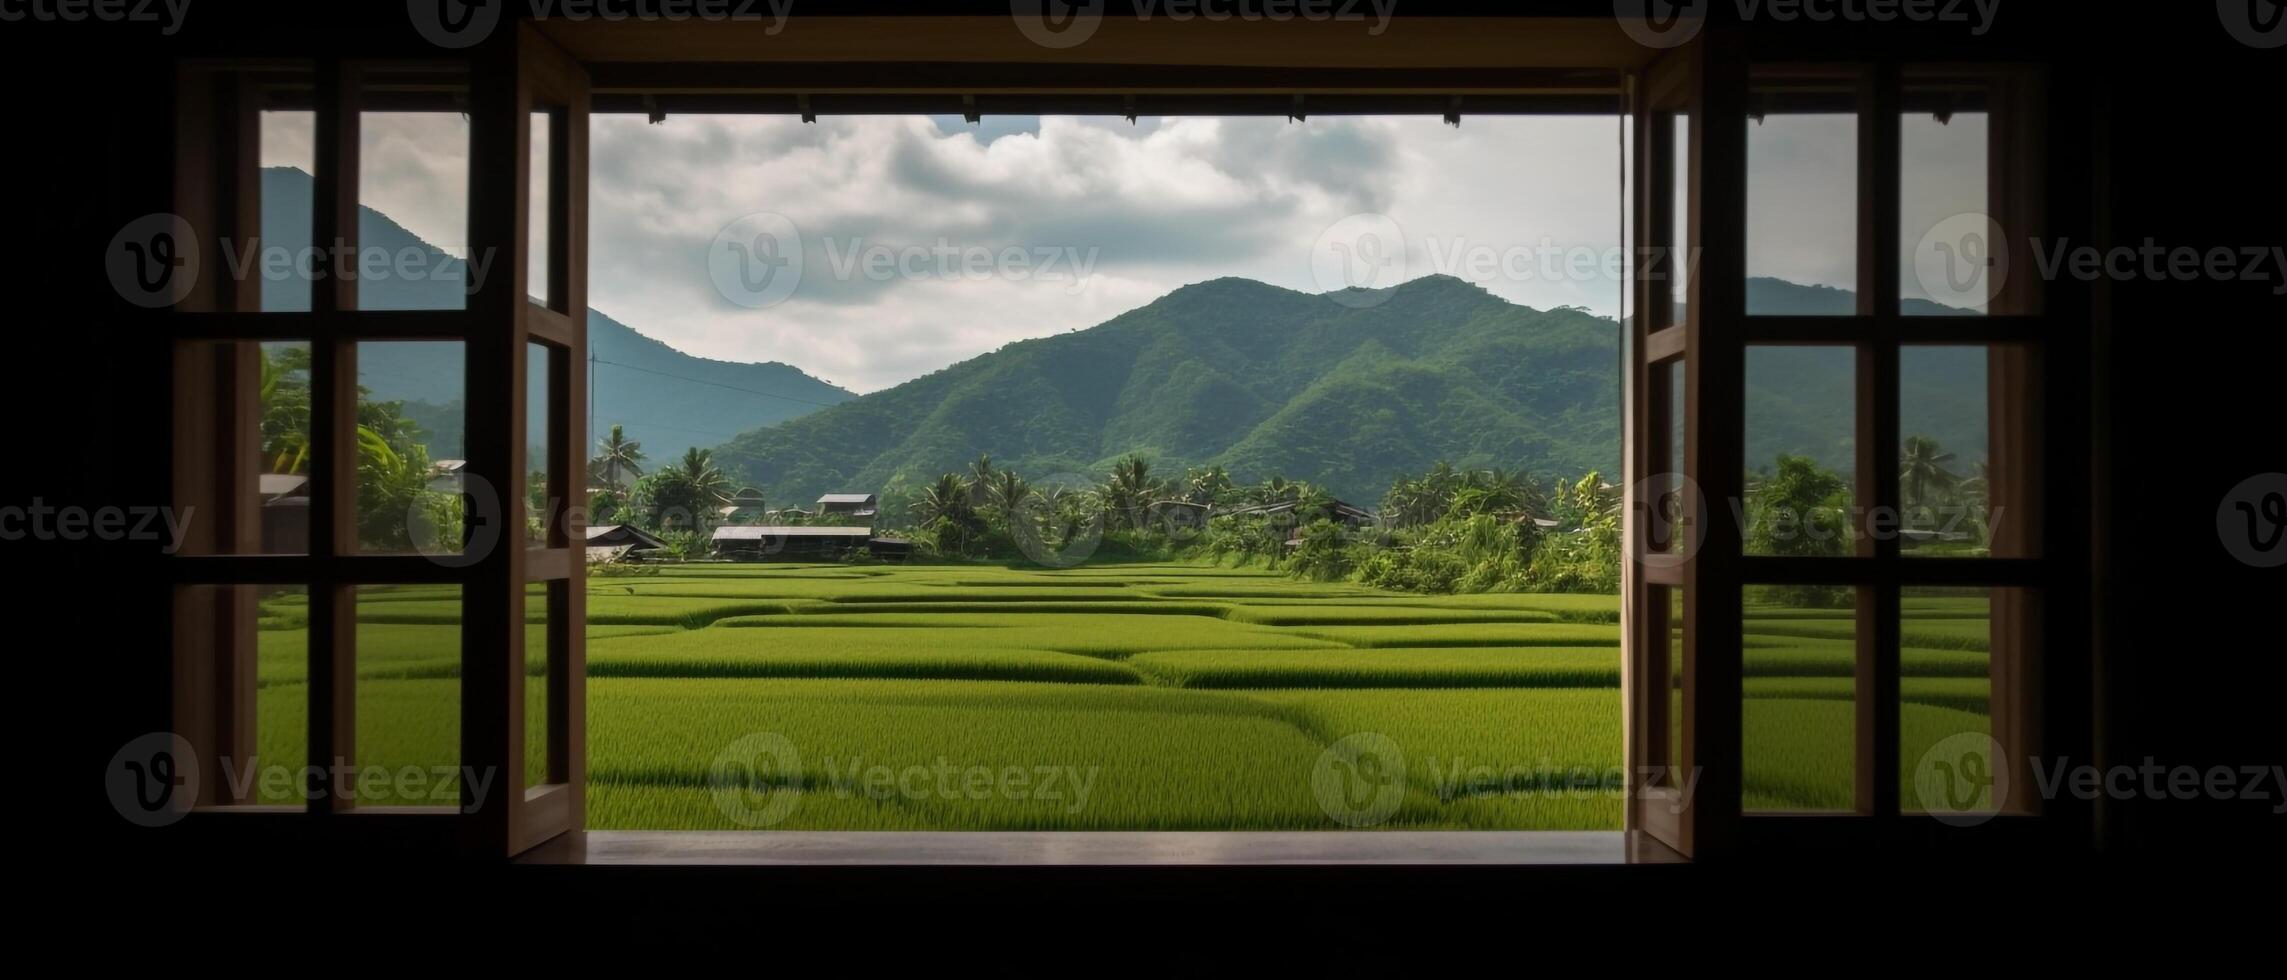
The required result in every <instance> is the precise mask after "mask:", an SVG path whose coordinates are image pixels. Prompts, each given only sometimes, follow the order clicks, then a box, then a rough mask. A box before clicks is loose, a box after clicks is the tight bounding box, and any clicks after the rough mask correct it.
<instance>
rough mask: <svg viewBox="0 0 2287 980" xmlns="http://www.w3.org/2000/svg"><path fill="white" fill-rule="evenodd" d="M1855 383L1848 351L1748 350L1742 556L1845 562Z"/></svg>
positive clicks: (1851, 496)
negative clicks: (1743, 544)
mask: <svg viewBox="0 0 2287 980" xmlns="http://www.w3.org/2000/svg"><path fill="white" fill-rule="evenodd" d="M1857 385H1858V355H1857V353H1856V352H1855V351H1854V350H1853V349H1852V348H1849V347H1749V348H1747V412H1746V415H1747V426H1746V428H1747V431H1746V433H1745V435H1746V443H1747V460H1746V467H1747V501H1746V506H1745V508H1744V510H1743V513H1741V514H1740V515H1739V516H1740V517H1742V518H1744V520H1745V523H1746V526H1745V528H1744V531H1745V546H1746V552H1747V553H1748V554H1751V555H1786V556H1791V557H1798V558H1828V557H1839V556H1843V555H1847V554H1850V552H1851V547H1852V537H1851V508H1852V506H1853V501H1854V491H1853V488H1852V486H1851V480H1852V474H1853V473H1854V472H1855V471H1856V455H1855V453H1856V442H1857V432H1858V428H1857V422H1856V418H1857V407H1858V391H1857ZM1710 506H1722V505H1721V504H1720V503H1717V502H1710Z"/></svg>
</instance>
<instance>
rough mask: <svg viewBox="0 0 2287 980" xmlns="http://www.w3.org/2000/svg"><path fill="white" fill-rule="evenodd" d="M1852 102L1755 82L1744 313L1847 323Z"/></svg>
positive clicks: (1852, 298) (1853, 187) (1853, 179)
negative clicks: (1824, 318) (1835, 318)
mask: <svg viewBox="0 0 2287 980" xmlns="http://www.w3.org/2000/svg"><path fill="white" fill-rule="evenodd" d="M1856 99H1857V96H1856V94H1855V92H1854V91H1853V90H1852V88H1851V87H1850V86H1849V84H1848V83H1847V82H1805V83H1796V82H1769V83H1758V85H1757V86H1756V88H1755V90H1754V97H1753V101H1752V103H1751V108H1750V111H1751V112H1754V113H1757V114H1756V115H1754V116H1751V117H1750V118H1749V119H1748V122H1747V277H1748V278H1747V312H1748V313H1749V314H1751V315H1766V316H1803V315H1824V316H1848V315H1851V314H1854V313H1856V312H1857V311H1858V310H1857V297H1856V295H1855V292H1856V290H1857V288H1858V117H1857V115H1856V114H1855V109H1854V103H1855V102H1856Z"/></svg>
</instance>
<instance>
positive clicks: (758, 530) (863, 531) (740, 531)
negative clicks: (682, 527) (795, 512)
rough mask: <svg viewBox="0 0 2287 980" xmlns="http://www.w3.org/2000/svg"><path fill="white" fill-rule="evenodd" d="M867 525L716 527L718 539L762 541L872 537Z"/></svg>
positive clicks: (738, 525)
mask: <svg viewBox="0 0 2287 980" xmlns="http://www.w3.org/2000/svg"><path fill="white" fill-rule="evenodd" d="M873 533H874V532H873V529H872V528H866V527H789V526H786V525H782V524H780V525H771V524H733V525H730V526H727V527H718V528H716V529H715V540H717V541H761V540H764V539H766V538H870V537H872V536H873Z"/></svg>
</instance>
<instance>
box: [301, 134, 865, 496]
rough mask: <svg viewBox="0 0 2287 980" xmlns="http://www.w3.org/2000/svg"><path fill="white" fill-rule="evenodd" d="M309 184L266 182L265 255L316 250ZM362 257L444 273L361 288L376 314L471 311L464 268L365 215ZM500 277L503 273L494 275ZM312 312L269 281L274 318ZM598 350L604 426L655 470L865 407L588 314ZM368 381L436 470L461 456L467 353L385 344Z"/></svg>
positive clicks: (804, 377)
mask: <svg viewBox="0 0 2287 980" xmlns="http://www.w3.org/2000/svg"><path fill="white" fill-rule="evenodd" d="M310 201H311V182H310V175H309V174H306V173H303V172H302V171H300V170H297V169H293V168H290V167H272V168H267V169H265V170H263V171H262V238H263V242H264V244H265V245H266V246H272V247H275V246H284V247H287V248H289V249H294V250H296V251H297V252H298V251H299V250H300V249H302V248H304V247H306V246H307V245H308V243H309V241H310ZM358 241H359V243H360V245H361V247H363V248H365V249H367V250H371V249H374V248H380V249H384V250H386V251H387V253H388V254H390V255H396V254H397V253H398V252H400V251H401V250H404V249H413V250H416V251H420V252H423V253H426V254H427V256H428V257H429V259H428V261H429V262H431V263H433V265H434V267H435V273H434V274H433V275H430V276H429V277H427V278H423V279H377V280H368V281H363V282H360V283H359V284H358V299H359V303H360V305H361V306H362V307H364V308H366V309H380V310H433V309H458V308H459V307H460V306H461V302H462V273H461V269H462V265H461V263H460V260H458V259H455V258H452V257H451V256H449V255H446V254H445V253H443V252H441V251H439V250H438V249H437V248H436V246H434V245H431V244H430V243H428V242H425V241H422V240H421V239H420V238H419V237H418V236H416V235H414V234H413V233H412V232H411V231H408V230H406V229H405V228H404V227H403V226H402V225H399V224H398V223H397V222H395V221H392V220H390V218H389V216H387V215H384V214H381V213H380V212H377V211H374V210H372V209H370V208H360V209H358ZM492 271H493V273H494V274H502V273H504V272H505V270H499V269H495V270H492ZM309 307H310V287H309V283H308V282H306V281H303V280H301V279H299V278H294V279H281V280H275V281H272V280H267V279H266V280H265V281H264V282H263V288H262V308H263V309H265V310H272V311H288V310H306V309H309ZM588 345H589V347H590V349H591V352H592V353H593V354H594V355H595V356H596V357H597V358H599V359H600V361H601V362H600V363H598V364H596V365H595V366H594V373H595V381H594V384H595V399H594V400H595V424H596V428H597V429H598V430H601V431H609V430H610V428H611V426H613V425H615V424H617V425H624V426H626V429H627V436H628V438H630V439H635V440H638V441H640V442H642V443H643V445H644V451H645V452H646V453H647V454H649V455H650V456H651V457H653V458H654V459H665V458H667V457H669V456H673V455H678V454H680V453H681V452H682V451H683V447H685V446H693V445H698V446H705V445H712V444H714V443H718V442H721V441H723V440H725V439H728V438H730V437H732V436H734V435H736V434H738V433H739V432H740V431H741V430H744V429H747V428H750V427H752V426H756V425H769V424H771V423H774V422H780V421H784V420H786V419H790V418H794V417H796V416H799V415H803V414H805V413H808V412H812V411H816V410H817V409H819V408H821V407H823V406H826V405H833V404H838V403H840V402H844V401H847V400H849V399H851V398H854V397H856V396H855V395H854V394H852V393H850V392H849V391H846V390H844V389H842V388H838V387H835V386H834V385H831V384H827V383H826V382H824V381H820V380H818V379H817V378H814V377H811V376H810V375H808V374H806V373H804V372H803V371H802V370H800V369H799V368H795V367H793V366H791V365H787V364H779V363H775V362H771V363H758V364H744V363H736V362H732V361H718V360H712V359H709V358H703V357H693V356H691V355H689V354H685V353H683V352H682V351H678V350H676V349H674V348H672V347H669V346H667V345H666V344H664V343H661V342H659V341H657V340H654V339H652V338H650V337H646V336H644V335H643V334H641V333H638V332H636V331H635V330H634V329H633V328H630V327H628V326H627V325H626V324H623V323H620V322H619V321H618V320H614V319H612V318H611V317H608V316H605V315H604V314H602V313H600V312H597V311H596V310H593V309H590V310H589V311H588ZM358 369H359V370H358V374H359V376H360V379H361V380H362V382H363V383H364V384H365V386H366V387H367V388H369V389H371V390H372V392H373V397H375V398H376V399H379V400H383V401H403V402H405V403H406V406H405V409H406V410H405V414H406V416H407V417H408V418H411V419H413V420H414V421H416V422H419V423H420V424H421V426H422V428H423V429H426V430H427V432H428V435H427V443H428V446H429V452H430V455H431V456H432V457H435V458H447V457H455V456H459V455H460V453H461V445H462V438H461V436H462V431H461V426H462V424H463V423H462V415H461V410H460V403H461V400H462V398H463V396H464V394H465V392H464V391H463V385H464V381H463V372H462V369H461V351H460V349H459V347H458V345H452V344H440V343H376V344H367V345H364V346H363V347H362V348H360V350H359V356H358Z"/></svg>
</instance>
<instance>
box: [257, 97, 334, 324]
mask: <svg viewBox="0 0 2287 980" xmlns="http://www.w3.org/2000/svg"><path fill="white" fill-rule="evenodd" d="M316 125H317V113H314V112H305V111H265V112H263V113H262V136H261V140H262V148H261V154H262V205H261V206H262V254H261V262H260V263H259V264H258V265H257V266H255V274H257V275H260V276H261V277H262V310H263V312H266V313H280V312H301V311H306V310H308V309H309V308H310V292H311V285H310V282H311V278H312V276H313V275H315V274H316V271H317V270H318V269H322V268H324V264H323V262H322V260H320V259H318V258H317V256H316V255H315V254H314V253H312V252H311V251H310V245H311V235H312V233H313V231H312V228H313V226H312V224H311V222H312V221H313V220H315V219H314V216H315V214H316V212H315V210H314V207H315V205H314V204H313V203H312V202H313V201H314V200H315V197H314V195H315V194H316V185H315V183H314V180H315V176H316V174H317V172H318V164H317V151H316V148H315V147H316V144H315V142H314V129H315V127H316Z"/></svg>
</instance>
